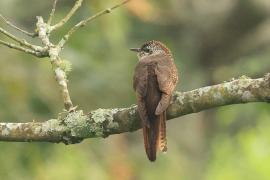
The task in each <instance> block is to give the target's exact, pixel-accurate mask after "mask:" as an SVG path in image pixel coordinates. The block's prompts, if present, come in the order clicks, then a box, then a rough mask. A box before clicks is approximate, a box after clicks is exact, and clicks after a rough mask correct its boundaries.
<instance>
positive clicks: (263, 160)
mask: <svg viewBox="0 0 270 180" xmlns="http://www.w3.org/2000/svg"><path fill="white" fill-rule="evenodd" d="M117 2H119V1H118V0H110V1H108V0H107V1H100V0H85V2H84V3H83V6H82V8H81V9H80V10H79V11H78V12H77V13H76V15H75V16H74V17H73V18H72V19H71V20H70V21H69V22H68V23H67V24H66V25H65V26H64V27H63V28H62V29H60V30H58V31H57V32H56V34H54V35H53V36H52V39H53V41H54V42H57V41H58V40H59V39H60V37H61V36H62V35H63V34H64V33H65V32H67V30H68V29H69V28H70V27H72V25H74V24H75V23H76V22H78V21H80V20H81V19H83V18H85V17H88V16H89V15H92V14H94V13H95V12H98V11H99V10H102V9H104V8H107V7H110V6H112V5H114V4H115V3H117ZM52 3H53V1H52V0H51V1H42V0H39V1H36V0H12V1H11V0H1V2H0V13H1V14H3V15H4V16H5V17H7V18H8V19H10V20H11V21H13V22H14V23H16V24H17V25H18V26H21V27H24V28H25V29H28V30H33V29H34V28H35V27H34V24H35V22H36V19H35V16H37V15H41V16H43V17H44V18H45V19H47V17H48V14H49V12H50V9H51V5H52ZM73 3H74V1H71V0H70V1H68V0H59V3H58V6H57V10H56V17H55V19H54V21H53V22H56V21H57V20H60V19H61V18H62V17H63V16H64V15H65V14H66V13H67V12H68V10H69V9H70V8H71V7H72V5H73ZM269 12H270V1H269V0H218V1H213V0H167V1H161V0H159V1H158V0H152V1H150V0H149V1H148V0H133V2H131V3H129V4H128V5H127V6H125V7H121V8H119V9H117V10H115V11H114V12H112V14H109V15H105V16H103V17H101V18H99V19H97V20H95V21H93V22H91V23H90V24H89V25H87V26H86V27H84V28H82V29H80V30H79V31H78V32H77V33H76V34H74V36H72V38H71V39H70V41H69V43H68V44H67V46H66V47H65V49H64V50H63V53H62V54H61V55H62V57H63V58H64V59H67V60H69V61H70V62H71V63H72V72H71V73H70V74H69V89H70V93H71V97H72V99H73V102H74V104H76V105H78V106H79V108H81V109H83V110H84V111H85V112H88V111H90V110H94V109H97V108H112V107H128V106H130V105H131V104H134V103H135V96H134V92H133V89H132V74H133V69H134V66H135V64H136V62H137V58H136V56H135V54H133V53H132V52H130V51H129V50H128V49H129V48H130V47H138V46H140V45H141V44H142V43H143V42H144V41H146V40H152V39H155V40H160V41H162V42H164V43H165V44H166V45H167V46H168V47H169V48H170V49H171V50H172V52H173V55H174V58H175V62H176V64H177V67H178V69H179V71H180V83H179V84H178V87H177V90H179V91H187V90H191V89H194V88H198V87H202V86H207V85H211V84H216V83H220V82H223V81H226V80H229V79H231V78H233V77H239V76H241V75H247V76H250V77H252V78H256V77H261V76H263V75H264V74H265V73H267V72H269V69H270V59H269V58H270V51H269V50H270V46H269V43H270V18H269V17H270V16H269ZM0 25H1V27H4V28H5V29H7V30H10V31H11V32H12V33H14V34H16V35H18V36H20V37H24V36H23V35H22V34H21V33H18V32H16V31H14V30H12V29H10V28H8V27H6V26H5V24H4V23H2V22H0ZM0 39H4V40H8V39H7V38H6V37H4V36H3V35H2V34H1V35H0ZM29 41H31V42H34V43H37V44H40V42H39V41H38V40H31V39H29ZM0 55H1V56H0V121H1V122H27V121H33V120H35V121H45V120H47V119H49V118H54V117H57V115H58V113H59V112H61V111H62V109H63V105H62V104H63V103H62V100H61V96H60V93H59V89H58V87H57V84H56V82H55V80H54V76H53V73H52V71H51V65H50V63H49V59H48V58H44V59H37V58H35V57H32V56H30V55H26V54H24V53H21V52H18V51H15V50H12V49H8V48H7V47H3V46H0ZM269 119H270V106H269V105H268V104H265V103H253V104H247V105H232V106H226V107H220V108H217V109H213V110H208V111H204V112H201V113H196V114H191V115H186V116H184V117H180V118H177V119H175V120H172V121H170V122H168V127H167V129H168V146H169V150H168V153H167V154H166V155H160V156H159V157H158V160H157V161H156V162H155V163H150V162H149V161H148V160H147V158H146V155H145V153H144V149H143V141H142V134H141V131H137V132H134V133H125V134H120V135H114V136H110V137H109V138H106V139H101V138H99V139H87V140H85V141H83V142H82V143H80V144H77V145H70V146H66V145H63V144H50V143H7V142H1V143H0V179H5V180H14V179H15V180H16V179H19V180H31V179H39V180H49V179H50V180H51V179H55V180H56V179H66V180H77V179H79V180H80V179H82V180H84V179H105V180H106V179H113V180H114V179H115V180H119V179H120V180H121V179H123V180H126V179H132V180H137V179H150V180H151V179H155V180H157V179H169V180H170V179H172V180H175V179H184V180H223V179H224V180H227V179H230V180H240V179H245V180H254V179H256V180H268V179H270V171H269V166H270V131H269V130H270V122H269Z"/></svg>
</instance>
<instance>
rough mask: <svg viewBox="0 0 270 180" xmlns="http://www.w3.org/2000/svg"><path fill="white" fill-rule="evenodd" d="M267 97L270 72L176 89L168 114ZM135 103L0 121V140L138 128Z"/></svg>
mask: <svg viewBox="0 0 270 180" xmlns="http://www.w3.org/2000/svg"><path fill="white" fill-rule="evenodd" d="M269 101H270V74H267V75H266V76H264V77H263V78H259V79H250V78H248V77H246V76H242V77H240V78H239V79H237V80H233V81H230V82H225V83H221V84H218V85H213V86H207V87H202V88H199V89H195V90H192V91H188V92H183V93H180V92H175V94H174V95H173V98H172V102H171V105H170V106H169V108H168V110H167V118H168V119H173V118H176V117H180V116H183V115H186V114H191V113H196V112H200V111H203V110H206V109H209V108H215V107H219V106H225V105H231V104H240V103H250V102H266V103H268V102H269ZM136 109H137V107H136V105H133V106H131V107H128V108H114V109H97V110H94V111H91V112H90V113H88V114H84V113H83V112H82V111H81V110H78V111H74V112H70V113H68V112H66V113H63V114H62V115H61V116H59V117H58V118H57V119H51V120H48V121H46V122H43V123H41V122H38V123H37V122H29V123H0V141H22V142H24V141H26V142H29V141H43V142H57V143H58V142H63V143H65V144H73V143H78V142H80V141H81V140H83V139H85V138H93V137H107V136H109V135H112V134H119V133H124V132H132V131H135V130H137V129H139V128H140V127H141V126H140V120H139V117H138V115H137V112H136Z"/></svg>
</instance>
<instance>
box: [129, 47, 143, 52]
mask: <svg viewBox="0 0 270 180" xmlns="http://www.w3.org/2000/svg"><path fill="white" fill-rule="evenodd" d="M129 50H131V51H134V52H140V51H141V49H140V48H130V49H129Z"/></svg>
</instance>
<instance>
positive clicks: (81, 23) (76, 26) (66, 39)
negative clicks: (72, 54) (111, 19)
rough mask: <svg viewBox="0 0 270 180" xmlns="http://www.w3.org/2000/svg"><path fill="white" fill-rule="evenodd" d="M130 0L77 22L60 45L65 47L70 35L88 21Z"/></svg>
mask: <svg viewBox="0 0 270 180" xmlns="http://www.w3.org/2000/svg"><path fill="white" fill-rule="evenodd" d="M129 1H130V0H125V1H123V2H121V3H119V4H116V5H115V6H113V7H111V8H108V9H105V10H102V11H100V12H98V13H96V14H94V15H93V16H90V17H89V18H87V19H85V20H82V21H80V22H79V23H78V24H76V25H75V26H73V27H72V28H71V29H70V30H69V31H68V32H67V34H66V35H65V36H64V37H63V38H62V39H61V40H60V41H59V43H58V46H59V47H61V48H62V47H63V46H64V45H65V43H66V42H67V41H68V39H69V38H70V36H71V35H72V34H73V33H74V32H75V31H77V30H78V29H79V28H80V27H83V26H85V25H86V24H87V23H89V22H90V21H92V20H94V19H96V18H98V17H100V16H102V15H104V14H108V13H111V11H112V10H114V9H116V8H118V7H120V6H122V5H124V4H126V3H128V2H129Z"/></svg>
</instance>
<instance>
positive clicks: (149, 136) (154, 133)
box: [143, 112, 167, 161]
mask: <svg viewBox="0 0 270 180" xmlns="http://www.w3.org/2000/svg"><path fill="white" fill-rule="evenodd" d="M143 137H144V147H145V151H146V154H147V157H148V159H149V160H150V161H155V160H156V153H157V150H158V149H159V150H160V151H162V152H166V151H167V140H166V114H165V112H164V113H162V114H161V115H159V116H156V118H155V119H150V123H149V127H148V126H144V127H143Z"/></svg>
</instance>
